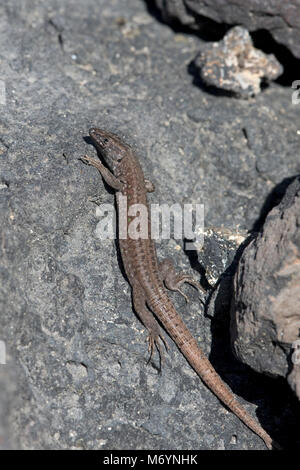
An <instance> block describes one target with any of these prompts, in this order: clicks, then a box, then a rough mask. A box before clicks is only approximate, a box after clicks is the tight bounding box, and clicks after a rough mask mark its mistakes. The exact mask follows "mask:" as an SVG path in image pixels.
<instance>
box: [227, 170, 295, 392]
mask: <svg viewBox="0 0 300 470" xmlns="http://www.w3.org/2000/svg"><path fill="white" fill-rule="evenodd" d="M299 227H300V177H298V178H296V179H295V180H294V181H293V182H292V183H291V184H290V185H289V186H288V188H287V190H286V194H285V195H284V197H283V199H282V201H281V203H280V204H279V205H278V206H276V207H274V208H273V209H272V210H271V212H270V213H269V214H268V216H267V218H266V221H265V223H264V226H263V229H262V231H261V232H260V233H259V234H258V235H257V236H256V237H255V238H254V239H253V240H252V241H251V242H250V243H249V245H248V246H247V247H246V248H245V250H244V251H243V254H242V256H241V258H240V260H239V263H238V268H237V271H236V274H235V276H234V296H233V298H232V306H231V341H232V345H233V349H234V351H235V354H236V355H237V357H238V358H239V359H240V360H241V361H242V362H244V363H246V364H248V365H249V366H250V367H252V368H253V369H255V370H256V371H258V372H264V373H267V374H270V375H273V376H278V375H279V376H282V377H287V376H289V382H290V384H291V387H292V388H293V390H295V392H296V394H297V395H298V398H300V392H299V391H300V376H299V370H298V369H299V364H300V359H297V358H296V355H295V356H294V357H295V360H293V352H294V349H296V345H297V344H298V345H299V344H300V338H299V330H300V230H299Z"/></svg>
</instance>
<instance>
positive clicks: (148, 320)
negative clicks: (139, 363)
mask: <svg viewBox="0 0 300 470" xmlns="http://www.w3.org/2000/svg"><path fill="white" fill-rule="evenodd" d="M132 300H133V306H134V310H135V311H136V314H137V315H138V317H139V318H140V319H141V321H142V323H143V324H144V326H145V327H146V328H147V330H148V338H147V341H148V351H149V353H150V357H149V359H148V361H147V362H148V363H149V362H150V361H151V359H152V357H153V354H154V351H155V347H156V348H157V350H158V352H159V357H160V364H162V363H163V361H164V348H163V346H162V345H164V347H165V349H166V350H168V347H167V343H166V341H165V339H164V337H163V334H162V332H161V329H160V326H159V324H158V322H157V320H156V318H155V317H154V315H153V313H152V312H151V311H150V310H149V309H148V307H147V304H146V297H145V294H144V292H143V290H142V289H141V288H140V286H134V287H133V289H132Z"/></svg>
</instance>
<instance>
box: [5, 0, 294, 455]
mask: <svg viewBox="0 0 300 470" xmlns="http://www.w3.org/2000/svg"><path fill="white" fill-rule="evenodd" d="M0 43H1V49H0V51H1V52H0V67H1V75H0V80H1V82H0V83H1V92H2V93H1V97H0V108H1V118H0V153H1V159H0V175H1V179H0V182H1V190H0V204H1V207H0V211H1V212H0V214H1V224H0V226H1V245H0V248H1V283H0V287H1V307H0V311H1V323H0V340H2V341H5V343H6V347H7V358H6V365H0V384H1V391H2V393H1V399H0V437H1V446H2V447H3V448H7V447H10V448H22V449H32V448H35V449H56V448H58V449H67V448H71V449H147V448H149V449H193V448H194V449H224V448H226V449H264V444H263V443H262V442H261V440H260V439H259V438H258V437H257V436H255V435H254V434H253V433H252V432H251V431H250V430H248V429H247V428H246V427H245V426H244V425H243V424H242V423H240V422H239V420H238V419H237V418H236V417H235V416H233V415H232V414H231V413H229V412H227V410H226V409H225V408H224V406H223V405H222V404H221V403H220V402H219V401H218V400H217V399H216V398H215V397H214V395H213V394H212V393H211V392H210V391H209V390H208V389H207V388H206V387H205V386H204V385H203V384H202V382H201V381H200V380H199V378H198V377H197V376H196V374H195V373H194V372H193V371H192V370H191V369H190V367H189V366H188V364H187V363H186V361H185V360H184V358H183V357H182V356H181V355H180V353H179V352H178V351H177V349H176V348H175V346H174V344H173V343H172V341H171V340H170V339H168V343H169V354H168V356H167V358H166V362H165V365H164V367H163V370H162V372H161V373H158V371H157V366H158V359H157V357H156V358H155V360H154V364H152V365H147V359H148V355H147V345H146V337H147V333H146V331H145V330H144V328H143V327H142V325H141V324H140V322H139V321H138V319H137V318H136V317H135V315H134V314H133V312H132V306H131V300H130V288H129V286H128V283H127V281H126V279H125V278H124V276H123V274H122V272H121V270H120V265H119V260H118V252H117V249H116V245H115V242H114V241H111V240H100V239H99V238H98V237H97V236H96V227H97V224H98V223H99V220H100V217H99V212H97V206H96V205H95V203H93V202H92V199H95V198H97V199H98V201H100V202H102V203H110V204H111V203H113V195H112V193H110V192H108V191H107V188H105V186H104V185H103V182H102V180H101V178H100V176H99V174H98V173H97V171H95V170H94V169H93V168H90V167H87V166H85V165H83V163H82V162H81V161H79V158H80V156H81V155H83V154H86V153H88V154H90V155H91V154H92V155H95V151H94V149H93V147H92V146H91V145H88V143H87V142H86V141H85V140H84V138H85V137H86V136H87V135H88V128H89V127H91V126H95V125H97V126H99V127H103V128H107V129H109V130H111V131H113V132H116V133H118V134H120V135H121V136H123V137H124V138H125V140H127V141H128V142H129V143H131V144H132V145H133V146H134V148H135V149H136V150H137V152H138V155H139V157H140V160H141V164H142V166H143V168H144V170H145V174H146V177H149V178H150V179H151V180H152V181H153V182H154V183H155V186H156V191H155V193H153V194H151V195H150V199H151V201H152V202H155V203H160V204H161V203H170V204H173V203H178V202H179V203H184V202H189V203H193V202H196V203H203V204H204V205H205V224H206V227H207V229H208V232H207V233H208V237H207V238H206V240H205V243H204V247H203V251H202V252H201V253H200V255H201V260H202V261H201V263H200V262H199V260H198V257H197V254H196V255H192V254H191V253H190V254H186V253H185V252H184V251H183V249H182V248H183V244H182V242H181V241H175V240H169V241H168V240H164V241H163V242H161V243H159V244H158V255H159V257H160V258H164V257H171V258H173V259H174V262H175V264H176V265H177V266H178V268H179V269H180V268H181V269H185V270H187V271H190V272H192V271H193V269H192V268H194V276H195V277H196V278H198V279H199V278H200V272H201V269H202V271H203V270H204V271H205V269H206V268H207V269H208V270H209V272H210V274H211V275H210V276H209V280H210V282H211V283H213V280H217V279H218V277H219V276H221V274H223V272H224V271H225V270H226V269H227V268H228V266H229V265H230V263H231V261H232V257H233V251H234V244H235V246H236V248H237V247H238V246H239V243H240V240H239V234H241V237H243V236H244V234H245V232H247V230H249V229H250V228H251V227H252V225H253V224H254V223H255V221H256V220H257V218H258V217H259V215H260V211H261V208H262V206H263V205H264V202H265V200H266V198H267V196H268V195H269V194H270V191H271V190H272V189H273V188H274V186H275V185H277V184H278V183H280V182H281V181H282V180H283V179H284V178H287V177H290V176H291V175H294V174H296V173H297V172H298V173H299V171H300V163H299V135H297V129H298V128H299V117H300V106H296V105H293V104H292V101H291V90H289V89H284V88H282V87H280V86H279V85H276V84H272V85H271V86H270V88H269V89H267V90H265V91H264V93H261V94H260V95H259V96H257V98H256V99H255V100H252V101H249V102H242V101H238V100H232V99H230V98H228V97H216V96H213V95H211V94H207V93H205V92H204V91H203V90H202V89H200V88H199V87H198V86H197V84H196V83H195V82H194V78H193V77H192V76H191V75H190V74H189V73H188V67H189V64H190V63H191V61H192V60H193V58H194V57H195V55H196V52H197V51H198V50H199V46H201V44H202V42H201V41H200V40H199V39H197V38H196V37H192V36H190V35H188V34H176V33H174V32H173V31H172V30H171V29H170V28H169V27H168V26H167V25H163V24H160V23H159V22H158V21H157V20H156V19H155V17H154V16H153V15H151V13H150V12H149V11H148V10H147V7H146V5H145V3H144V2H141V1H139V0H128V1H127V2H123V1H122V0H116V1H114V2H111V1H109V0H97V1H96V0H87V1H86V2H83V3H81V2H77V1H75V0H64V1H58V0H49V1H48V2H35V1H34V0H25V1H21V0H11V1H10V2H9V4H8V3H7V2H4V1H2V2H0ZM202 45H203V44H202ZM210 227H215V228H216V233H219V235H218V236H216V237H214V236H213V235H211V236H210V234H212V233H215V230H210V229H209V228H210ZM218 228H221V230H220V231H219V229H218ZM224 231H226V236H222V235H220V234H222V233H224ZM230 234H231V235H230ZM221 239H222V240H221ZM218 240H219V241H218ZM228 240H229V242H230V243H229V244H228V247H227V245H226V244H227V241H228ZM219 242H220V244H219ZM214 247H215V248H214ZM218 247H219V249H218ZM206 252H207V256H206ZM200 255H199V259H200ZM199 263H200V266H199ZM202 277H203V278H204V276H202ZM188 289H189V290H188ZM186 292H187V293H188V294H189V295H190V297H191V301H190V303H189V304H188V306H186V305H185V302H184V299H181V297H180V296H177V295H175V294H174V295H173V294H172V295H171V297H172V299H173V300H174V302H175V305H176V307H177V308H178V309H179V311H180V312H181V313H182V315H183V317H184V319H185V320H186V322H187V325H188V327H189V328H190V329H191V330H192V332H193V333H194V335H195V336H196V338H197V339H198V340H199V342H200V344H201V345H202V347H203V349H204V351H205V353H206V354H207V355H209V357H210V359H211V360H212V362H213V364H214V366H215V367H216V369H217V370H218V372H219V373H220V375H221V376H222V378H223V380H224V381H225V382H226V383H227V384H228V385H229V386H230V387H231V388H232V390H233V391H234V393H236V394H237V396H238V397H239V399H240V401H241V402H242V403H243V404H244V405H245V407H246V408H247V410H248V411H249V412H250V413H251V414H252V415H254V416H255V415H256V416H257V418H258V420H259V421H260V423H261V424H262V425H263V426H264V427H265V428H266V429H267V430H268V431H269V432H272V433H273V434H275V437H277V438H280V440H281V441H284V439H286V440H287V441H288V442H289V443H290V445H293V443H294V436H295V435H296V432H295V429H296V426H297V423H298V422H299V408H298V407H297V406H296V404H295V402H294V401H293V400H294V398H293V394H292V392H290V390H289V387H288V386H287V385H286V384H283V383H282V382H280V381H276V382H273V381H270V379H266V378H264V377H259V376H258V375H257V374H254V373H253V372H251V371H250V370H249V369H248V368H246V367H245V366H243V365H242V364H240V363H238V362H237V361H236V360H235V359H234V358H233V357H232V355H231V353H230V347H229V337H228V331H229V329H228V327H229V325H228V324H227V323H228V320H229V316H228V313H229V312H228V308H227V310H226V309H224V310H222V311H221V312H219V314H218V316H215V317H213V318H210V317H208V316H205V315H204V314H203V306H202V304H201V302H200V300H199V297H198V295H197V293H196V292H195V291H194V290H193V288H192V287H190V288H188V287H187V290H186ZM221 297H222V299H223V298H224V296H221ZM224 306H225V304H224ZM213 314H214V309H213V308H212V315H213ZM289 392H290V394H289ZM283 393H284V394H285V406H284V409H283V407H282V394H283ZM297 405H298V404H297Z"/></svg>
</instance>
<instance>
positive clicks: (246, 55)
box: [194, 26, 283, 98]
mask: <svg viewBox="0 0 300 470" xmlns="http://www.w3.org/2000/svg"><path fill="white" fill-rule="evenodd" d="M194 63H195V66H196V67H197V68H198V69H199V74H200V76H201V78H202V80H203V81H204V83H205V84H206V85H209V86H214V87H216V88H220V89H222V90H226V91H231V92H233V93H234V94H236V95H237V96H238V97H242V98H250V97H252V96H254V95H257V94H258V93H259V92H260V85H261V82H262V80H263V81H264V82H268V81H271V80H275V79H276V78H277V77H279V75H281V74H282V72H283V68H282V66H281V65H280V63H279V62H278V61H277V59H276V58H275V56H274V55H273V54H269V55H266V54H264V53H263V52H262V51H259V50H258V49H255V48H254V47H253V43H252V39H251V37H250V35H249V33H248V31H247V30H246V29H245V28H241V27H240V26H235V27H234V28H232V29H230V31H228V33H226V35H225V36H224V38H223V39H222V40H221V41H219V42H213V43H209V44H208V45H207V46H205V48H204V49H202V51H201V52H200V53H199V55H198V56H197V57H196V59H195V62H194Z"/></svg>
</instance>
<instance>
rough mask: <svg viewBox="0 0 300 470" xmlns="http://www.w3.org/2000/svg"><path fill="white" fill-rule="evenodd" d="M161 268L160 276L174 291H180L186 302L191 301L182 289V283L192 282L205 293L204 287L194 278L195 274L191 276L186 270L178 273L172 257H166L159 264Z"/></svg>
mask: <svg viewBox="0 0 300 470" xmlns="http://www.w3.org/2000/svg"><path fill="white" fill-rule="evenodd" d="M159 270H160V277H161V279H162V281H164V283H165V285H166V287H167V288H168V289H170V290H172V291H176V292H179V294H181V295H182V296H183V297H184V298H185V300H186V302H188V301H189V299H188V297H187V296H186V295H185V293H184V292H182V290H181V289H180V287H181V285H182V284H184V283H185V282H186V283H188V284H191V285H192V286H194V287H195V288H196V289H197V290H198V291H199V292H201V293H203V292H204V289H203V287H202V286H201V284H200V283H199V282H197V281H195V279H194V278H193V276H190V275H189V274H186V273H184V272H180V273H177V272H176V270H175V268H174V265H173V262H172V261H171V260H170V259H165V260H164V261H162V262H161V263H160V264H159Z"/></svg>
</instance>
